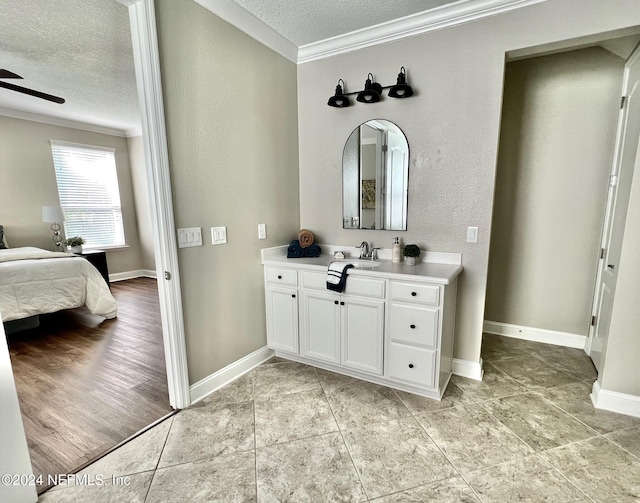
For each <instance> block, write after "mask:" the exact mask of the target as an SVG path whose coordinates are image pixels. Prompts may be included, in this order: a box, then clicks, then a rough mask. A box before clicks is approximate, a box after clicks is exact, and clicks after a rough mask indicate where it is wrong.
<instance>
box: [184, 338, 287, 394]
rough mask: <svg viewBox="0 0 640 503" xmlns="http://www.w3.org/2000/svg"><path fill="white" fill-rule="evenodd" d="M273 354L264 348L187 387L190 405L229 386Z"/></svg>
mask: <svg viewBox="0 0 640 503" xmlns="http://www.w3.org/2000/svg"><path fill="white" fill-rule="evenodd" d="M274 354H275V353H274V352H273V351H272V350H271V349H269V348H268V347H267V346H264V347H262V348H260V349H258V350H257V351H254V352H253V353H250V354H248V355H247V356H245V357H243V358H240V359H239V360H236V361H235V362H233V363H231V364H230V365H227V366H226V367H224V368H223V369H220V370H218V371H217V372H214V373H213V374H211V375H209V376H207V377H205V378H204V379H201V380H200V381H198V382H197V383H195V384H192V385H191V386H189V392H190V395H191V403H192V404H194V403H196V402H199V401H200V400H202V399H203V398H205V397H207V396H208V395H210V394H211V393H213V392H214V391H216V390H218V389H220V388H222V386H224V385H225V384H229V383H230V382H231V381H233V380H234V379H237V378H238V377H240V376H241V375H243V374H246V373H247V372H249V371H250V370H252V369H254V368H255V367H257V366H258V365H260V364H261V363H262V362H265V361H267V360H268V359H269V358H271V357H272V356H273V355H274Z"/></svg>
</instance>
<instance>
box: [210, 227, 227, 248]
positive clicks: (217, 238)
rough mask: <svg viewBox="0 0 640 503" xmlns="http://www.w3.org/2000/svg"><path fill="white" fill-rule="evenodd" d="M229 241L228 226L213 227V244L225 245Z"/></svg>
mask: <svg viewBox="0 0 640 503" xmlns="http://www.w3.org/2000/svg"><path fill="white" fill-rule="evenodd" d="M226 242H227V228H226V227H224V226H223V227H211V244H212V245H223V244H225V243H226Z"/></svg>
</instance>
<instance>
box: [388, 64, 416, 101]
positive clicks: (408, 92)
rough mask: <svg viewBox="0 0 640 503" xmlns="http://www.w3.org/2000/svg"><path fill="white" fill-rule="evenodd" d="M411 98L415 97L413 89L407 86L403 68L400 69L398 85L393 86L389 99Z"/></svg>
mask: <svg viewBox="0 0 640 503" xmlns="http://www.w3.org/2000/svg"><path fill="white" fill-rule="evenodd" d="M409 96H413V89H411V86H410V85H409V84H407V79H406V73H405V69H404V66H403V67H402V68H400V73H399V74H398V80H397V82H396V85H395V86H391V89H389V97H390V98H408V97H409Z"/></svg>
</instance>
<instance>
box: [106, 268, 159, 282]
mask: <svg viewBox="0 0 640 503" xmlns="http://www.w3.org/2000/svg"><path fill="white" fill-rule="evenodd" d="M156 277H157V276H156V271H154V270H152V269H136V270H135V271H125V272H116V273H114V274H109V281H110V282H114V281H124V280H127V279H134V278H154V279H155V278H156Z"/></svg>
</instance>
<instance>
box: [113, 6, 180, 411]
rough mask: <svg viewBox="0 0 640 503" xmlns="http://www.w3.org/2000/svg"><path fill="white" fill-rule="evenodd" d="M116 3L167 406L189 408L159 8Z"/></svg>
mask: <svg viewBox="0 0 640 503" xmlns="http://www.w3.org/2000/svg"><path fill="white" fill-rule="evenodd" d="M117 1H118V2H120V3H121V4H123V5H125V6H127V7H128V9H129V22H130V25H131V41H132V46H133V59H134V65H135V71H136V85H137V89H138V106H139V107H140V116H141V120H142V140H143V145H144V156H145V164H146V170H147V181H148V191H149V203H150V207H151V221H152V226H153V242H154V253H155V262H156V273H157V277H158V293H159V299H160V314H161V318H162V334H163V342H164V353H165V363H166V368H167V384H168V390H169V403H170V404H171V406H172V407H173V408H174V409H183V408H185V407H187V406H188V405H190V403H191V397H190V392H189V374H188V367H187V350H186V341H185V331H184V317H183V311H182V292H181V289H180V271H179V264H178V246H177V240H176V233H175V222H174V213H173V198H172V193H171V177H170V170H169V155H168V148H167V135H166V128H165V117H164V103H163V98H162V80H161V74H160V57H159V51H158V36H157V29H156V17H155V5H154V0H117Z"/></svg>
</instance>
